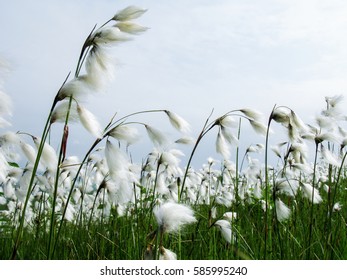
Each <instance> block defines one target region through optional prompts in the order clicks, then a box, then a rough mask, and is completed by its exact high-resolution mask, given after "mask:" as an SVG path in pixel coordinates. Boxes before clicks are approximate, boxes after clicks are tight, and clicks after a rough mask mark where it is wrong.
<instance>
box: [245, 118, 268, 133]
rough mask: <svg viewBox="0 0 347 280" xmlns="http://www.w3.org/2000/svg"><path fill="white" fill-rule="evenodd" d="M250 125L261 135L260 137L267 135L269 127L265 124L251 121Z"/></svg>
mask: <svg viewBox="0 0 347 280" xmlns="http://www.w3.org/2000/svg"><path fill="white" fill-rule="evenodd" d="M249 123H250V124H251V126H252V128H253V129H254V131H255V132H257V133H259V134H260V135H266V132H267V127H266V126H265V125H264V124H262V123H261V122H258V121H254V120H249Z"/></svg>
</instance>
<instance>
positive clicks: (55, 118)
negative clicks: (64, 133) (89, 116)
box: [51, 100, 78, 123]
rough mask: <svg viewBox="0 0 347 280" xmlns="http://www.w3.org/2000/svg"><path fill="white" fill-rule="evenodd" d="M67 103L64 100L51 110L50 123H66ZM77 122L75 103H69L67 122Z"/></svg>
mask: <svg viewBox="0 0 347 280" xmlns="http://www.w3.org/2000/svg"><path fill="white" fill-rule="evenodd" d="M69 103H70V102H69V101H67V100H65V101H62V102H60V103H59V104H58V105H57V106H56V107H55V108H54V110H53V112H52V116H51V123H56V122H62V123H64V122H65V121H66V116H67V112H68V110H69ZM77 120H78V114H77V106H76V103H75V102H73V103H71V108H70V112H69V122H75V121H77Z"/></svg>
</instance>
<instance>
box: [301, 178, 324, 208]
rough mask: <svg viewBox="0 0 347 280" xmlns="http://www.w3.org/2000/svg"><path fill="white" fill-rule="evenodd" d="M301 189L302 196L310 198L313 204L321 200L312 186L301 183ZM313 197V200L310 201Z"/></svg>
mask: <svg viewBox="0 0 347 280" xmlns="http://www.w3.org/2000/svg"><path fill="white" fill-rule="evenodd" d="M301 189H302V191H303V196H304V197H306V198H307V199H308V200H310V201H311V202H312V203H313V204H319V203H321V202H322V201H323V199H322V197H321V196H320V194H319V192H318V190H317V189H315V188H313V187H312V186H311V185H310V184H307V183H303V184H301ZM312 197H313V201H312Z"/></svg>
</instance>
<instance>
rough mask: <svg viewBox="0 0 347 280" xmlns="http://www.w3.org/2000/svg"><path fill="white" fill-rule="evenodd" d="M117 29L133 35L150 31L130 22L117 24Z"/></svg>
mask: <svg viewBox="0 0 347 280" xmlns="http://www.w3.org/2000/svg"><path fill="white" fill-rule="evenodd" d="M115 27H117V28H119V30H120V31H122V32H125V33H129V34H132V35H137V34H140V33H143V32H145V31H146V30H148V27H144V26H142V25H139V24H136V23H133V22H130V21H120V22H118V23H116V24H115Z"/></svg>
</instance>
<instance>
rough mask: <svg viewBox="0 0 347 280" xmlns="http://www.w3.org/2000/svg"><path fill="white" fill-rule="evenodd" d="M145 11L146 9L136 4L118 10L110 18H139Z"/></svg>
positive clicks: (124, 19) (120, 19)
mask: <svg viewBox="0 0 347 280" xmlns="http://www.w3.org/2000/svg"><path fill="white" fill-rule="evenodd" d="M146 11H147V10H146V9H143V8H140V7H137V6H128V7H126V8H124V9H122V10H120V11H118V12H117V13H116V14H115V15H114V17H113V18H112V19H113V20H116V21H129V20H132V19H136V18H139V17H140V16H142V15H143V14H144V13H145V12H146Z"/></svg>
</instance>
